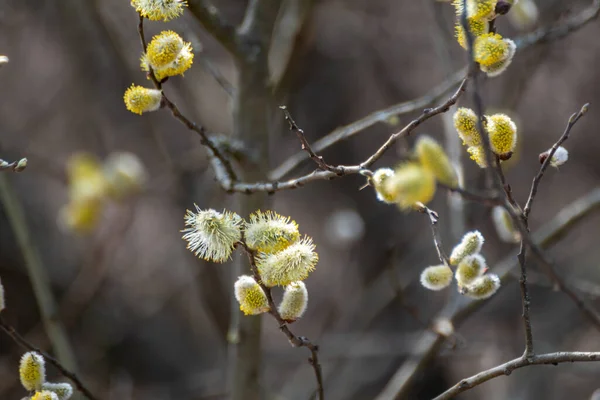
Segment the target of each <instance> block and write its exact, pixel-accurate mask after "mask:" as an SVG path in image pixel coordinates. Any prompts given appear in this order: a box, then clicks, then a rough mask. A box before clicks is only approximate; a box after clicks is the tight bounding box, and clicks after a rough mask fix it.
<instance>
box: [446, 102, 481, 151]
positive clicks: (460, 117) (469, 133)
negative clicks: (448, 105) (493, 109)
mask: <svg viewBox="0 0 600 400" xmlns="http://www.w3.org/2000/svg"><path fill="white" fill-rule="evenodd" d="M453 120H454V128H456V131H457V132H458V136H460V138H461V139H462V141H463V144H465V145H467V146H479V145H481V136H480V135H479V131H478V130H477V121H478V118H477V114H475V112H474V111H473V110H471V109H470V108H465V107H460V108H459V109H458V110H456V112H455V113H454V116H453Z"/></svg>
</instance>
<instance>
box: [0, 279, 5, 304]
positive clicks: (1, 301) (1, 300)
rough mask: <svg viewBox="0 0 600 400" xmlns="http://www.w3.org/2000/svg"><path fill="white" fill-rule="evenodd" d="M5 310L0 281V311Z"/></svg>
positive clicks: (2, 287)
mask: <svg viewBox="0 0 600 400" xmlns="http://www.w3.org/2000/svg"><path fill="white" fill-rule="evenodd" d="M5 308H6V301H5V300H4V286H2V281H0V311H2V310H4V309H5Z"/></svg>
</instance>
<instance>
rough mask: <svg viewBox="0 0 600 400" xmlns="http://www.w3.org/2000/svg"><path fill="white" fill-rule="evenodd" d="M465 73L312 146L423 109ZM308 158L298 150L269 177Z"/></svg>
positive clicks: (322, 146)
mask: <svg viewBox="0 0 600 400" xmlns="http://www.w3.org/2000/svg"><path fill="white" fill-rule="evenodd" d="M465 75H466V70H464V69H462V70H460V71H458V72H456V73H454V74H453V75H452V76H451V77H449V78H448V79H446V80H445V81H444V82H442V83H441V84H440V85H438V86H436V87H435V88H434V89H432V90H431V91H430V92H429V93H427V94H426V95H424V96H422V97H419V98H416V99H413V100H410V101H406V102H403V103H399V104H396V105H393V106H391V107H388V108H385V109H383V110H379V111H375V112H373V113H371V114H369V115H367V116H366V117H364V118H362V119H359V120H357V121H354V122H352V123H351V124H348V125H345V126H342V127H340V128H337V129H335V130H334V131H332V132H330V133H328V134H327V135H325V136H323V137H322V138H321V139H319V140H317V141H316V142H315V143H313V145H312V148H313V150H314V151H315V152H322V151H323V150H325V149H328V148H329V147H331V146H333V145H335V144H337V143H339V142H341V141H343V140H346V139H349V138H351V137H354V136H355V135H356V134H358V133H360V132H363V131H364V130H366V129H367V128H370V127H371V126H373V125H375V124H377V123H380V122H385V121H387V120H389V119H390V118H391V117H394V116H397V115H403V114H408V113H411V112H415V111H418V110H422V109H423V108H424V107H428V106H430V105H431V104H433V103H434V102H436V101H438V100H439V99H440V98H441V97H442V96H444V95H445V94H446V93H448V92H449V91H450V90H452V88H454V87H457V86H458V85H460V83H461V82H462V81H463V80H464V78H465ZM308 159H309V156H308V155H307V154H306V153H305V152H304V151H302V152H298V153H296V154H294V155H292V156H291V157H289V158H288V159H286V160H285V161H284V162H282V163H281V164H280V165H279V166H278V167H277V168H275V169H274V170H273V171H271V173H270V174H269V177H270V179H272V180H279V179H281V178H283V177H284V176H285V175H287V174H289V173H290V172H292V171H293V170H294V169H296V168H297V167H298V166H299V165H300V164H302V162H304V161H305V160H308Z"/></svg>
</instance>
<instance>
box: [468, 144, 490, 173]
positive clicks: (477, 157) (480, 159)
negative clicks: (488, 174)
mask: <svg viewBox="0 0 600 400" xmlns="http://www.w3.org/2000/svg"><path fill="white" fill-rule="evenodd" d="M467 152H468V153H469V156H470V157H471V160H473V161H475V162H476V163H477V165H479V168H487V163H486V161H485V149H484V148H483V146H470V147H469V148H468V149H467Z"/></svg>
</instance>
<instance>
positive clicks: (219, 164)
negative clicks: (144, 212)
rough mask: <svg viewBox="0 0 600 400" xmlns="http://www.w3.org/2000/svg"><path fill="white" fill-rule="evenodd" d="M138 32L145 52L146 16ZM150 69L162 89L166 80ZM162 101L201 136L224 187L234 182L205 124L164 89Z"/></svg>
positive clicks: (153, 80) (201, 140) (231, 171)
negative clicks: (185, 112)
mask: <svg viewBox="0 0 600 400" xmlns="http://www.w3.org/2000/svg"><path fill="white" fill-rule="evenodd" d="M138 34H139V37H140V42H141V44H142V49H143V51H144V53H145V52H146V49H147V47H148V45H147V42H146V38H145V35H144V17H142V16H141V15H140V17H139V23H138ZM148 70H149V71H148V77H149V78H150V79H151V80H152V83H153V84H154V87H155V88H156V89H158V90H161V91H162V84H163V82H164V80H163V81H159V80H158V79H157V78H156V75H155V74H154V71H153V70H152V67H151V66H150V65H148ZM162 102H163V105H164V106H165V107H167V108H168V109H169V110H171V114H172V115H173V117H175V119H177V120H178V121H179V122H181V123H182V124H183V125H185V126H186V128H188V129H189V130H192V131H194V132H196V133H197V134H198V135H199V136H200V144H202V145H203V146H205V148H206V149H207V152H208V156H209V159H210V161H211V165H212V167H213V169H214V170H215V174H216V177H217V180H218V181H219V182H220V183H221V185H222V186H224V187H228V186H230V185H231V184H232V183H233V182H235V181H236V180H237V177H236V174H235V171H234V170H233V167H232V166H231V163H230V161H229V160H228V159H227V157H225V155H224V154H223V153H222V152H221V150H220V149H219V148H218V146H217V145H216V144H215V143H214V142H213V140H212V139H211V138H209V137H208V134H207V133H206V129H205V128H204V126H202V125H197V124H196V123H195V122H192V121H191V120H190V119H189V118H187V117H186V116H185V115H183V114H182V113H181V111H179V108H177V105H175V103H173V102H172V101H171V100H170V99H169V98H168V97H167V95H165V93H164V91H163V92H162Z"/></svg>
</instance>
